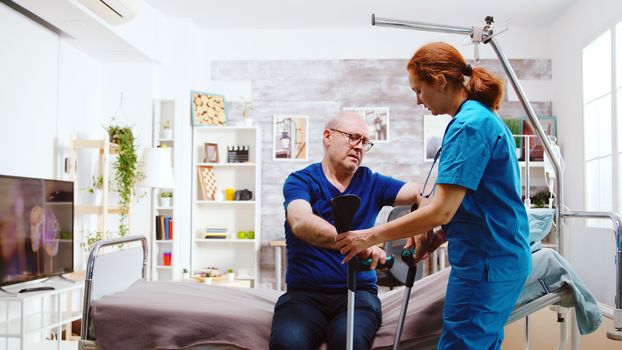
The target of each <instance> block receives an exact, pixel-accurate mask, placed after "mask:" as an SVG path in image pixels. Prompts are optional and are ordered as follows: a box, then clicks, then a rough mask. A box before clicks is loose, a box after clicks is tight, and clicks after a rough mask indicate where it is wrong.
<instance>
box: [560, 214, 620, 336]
mask: <svg viewBox="0 0 622 350" xmlns="http://www.w3.org/2000/svg"><path fill="white" fill-rule="evenodd" d="M561 217H562V218H563V219H566V218H584V219H609V220H611V222H612V223H613V231H614V234H615V239H616V297H615V304H616V305H615V309H614V310H613V313H603V315H605V316H607V317H609V316H610V315H611V316H612V317H611V318H612V319H613V327H614V329H613V330H611V331H608V332H607V337H609V338H610V339H615V340H622V250H620V247H621V246H622V241H621V239H622V218H620V215H619V214H618V213H616V212H613V211H609V212H607V211H563V212H562V213H561Z"/></svg>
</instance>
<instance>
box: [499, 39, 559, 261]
mask: <svg viewBox="0 0 622 350" xmlns="http://www.w3.org/2000/svg"><path fill="white" fill-rule="evenodd" d="M489 43H490V46H491V47H492V48H493V50H494V51H495V53H496V54H497V58H498V59H499V61H500V62H501V66H502V67H503V70H504V71H505V74H506V75H507V76H508V78H509V80H510V83H511V84H512V87H513V88H514V91H515V92H516V95H517V96H518V99H519V101H520V103H521V105H522V106H523V109H524V110H525V112H526V113H527V116H528V117H529V120H530V121H531V125H533V127H534V129H535V131H536V133H537V134H538V137H540V141H542V144H543V145H544V151H545V152H546V154H547V155H548V156H549V158H550V159H551V163H553V168H554V169H555V178H556V179H557V181H556V182H555V193H556V196H555V198H556V199H557V208H556V212H557V217H556V219H557V223H558V224H557V225H556V228H555V234H556V245H557V251H558V252H559V254H561V255H562V256H563V255H564V238H563V236H562V225H560V224H559V223H560V222H561V217H562V215H561V214H562V210H563V208H564V193H563V188H564V176H563V173H562V171H561V169H562V168H561V165H560V163H559V160H558V159H557V157H555V153H553V147H552V146H551V142H550V141H549V138H548V137H547V136H546V134H545V133H544V129H542V125H540V122H538V117H536V112H534V110H533V107H531V103H529V100H528V99H527V96H526V95H525V92H524V91H523V88H522V87H521V85H520V83H519V82H518V78H517V77H516V74H515V73H514V70H513V69H512V66H510V62H509V61H508V59H507V57H505V54H504V53H503V51H502V50H501V46H499V43H497V40H496V39H495V38H492V39H490V41H489Z"/></svg>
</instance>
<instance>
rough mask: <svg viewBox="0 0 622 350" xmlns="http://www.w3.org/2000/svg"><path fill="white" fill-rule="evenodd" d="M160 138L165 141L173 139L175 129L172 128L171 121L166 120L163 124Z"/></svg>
mask: <svg viewBox="0 0 622 350" xmlns="http://www.w3.org/2000/svg"><path fill="white" fill-rule="evenodd" d="M160 138H161V139H163V140H171V139H173V129H172V128H171V121H170V120H165V121H164V123H162V131H160Z"/></svg>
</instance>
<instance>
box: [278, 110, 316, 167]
mask: <svg viewBox="0 0 622 350" xmlns="http://www.w3.org/2000/svg"><path fill="white" fill-rule="evenodd" d="M272 130H273V136H272V160H274V161H308V160H309V147H308V145H309V117H308V116H306V115H274V116H273V118H272Z"/></svg>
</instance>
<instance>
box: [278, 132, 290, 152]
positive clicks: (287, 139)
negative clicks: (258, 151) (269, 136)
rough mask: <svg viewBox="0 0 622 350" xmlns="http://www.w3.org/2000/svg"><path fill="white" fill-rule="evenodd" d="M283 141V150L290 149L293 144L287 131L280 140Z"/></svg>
mask: <svg viewBox="0 0 622 350" xmlns="http://www.w3.org/2000/svg"><path fill="white" fill-rule="evenodd" d="M279 140H280V141H281V149H287V150H288V149H289V145H290V144H291V142H292V139H291V137H289V135H288V134H287V131H283V135H281V138H280V139H279Z"/></svg>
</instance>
